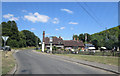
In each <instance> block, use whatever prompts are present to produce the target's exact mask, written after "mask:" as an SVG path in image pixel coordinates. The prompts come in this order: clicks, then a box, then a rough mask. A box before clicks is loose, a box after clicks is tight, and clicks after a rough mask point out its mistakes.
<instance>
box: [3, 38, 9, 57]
mask: <svg viewBox="0 0 120 76" xmlns="http://www.w3.org/2000/svg"><path fill="white" fill-rule="evenodd" d="M8 38H9V36H2V39H3V40H4V49H5V46H6V41H7V39H8ZM5 54H7V51H6V53H4V57H6V55H5Z"/></svg>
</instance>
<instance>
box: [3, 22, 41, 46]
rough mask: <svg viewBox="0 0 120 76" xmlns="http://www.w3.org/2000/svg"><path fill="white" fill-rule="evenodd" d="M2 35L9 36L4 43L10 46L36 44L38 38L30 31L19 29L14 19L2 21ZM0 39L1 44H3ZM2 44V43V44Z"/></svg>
mask: <svg viewBox="0 0 120 76" xmlns="http://www.w3.org/2000/svg"><path fill="white" fill-rule="evenodd" d="M1 25H2V36H9V38H8V40H7V42H6V44H7V45H8V46H11V47H12V48H14V47H15V48H22V47H28V46H30V47H31V46H37V45H38V43H39V42H41V41H40V39H39V38H38V37H37V36H36V35H35V34H34V33H33V32H31V31H28V30H22V31H19V30H18V27H17V24H16V22H15V21H8V22H2V23H1ZM3 42H4V41H3V40H2V44H3ZM2 46H3V45H2Z"/></svg>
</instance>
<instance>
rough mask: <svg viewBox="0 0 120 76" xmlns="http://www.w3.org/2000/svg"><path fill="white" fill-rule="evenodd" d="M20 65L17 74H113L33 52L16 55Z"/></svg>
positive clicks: (28, 51)
mask: <svg viewBox="0 0 120 76" xmlns="http://www.w3.org/2000/svg"><path fill="white" fill-rule="evenodd" d="M15 58H16V60H17V63H18V69H17V71H16V74H112V73H110V72H107V71H104V70H101V69H96V68H93V67H90V66H85V65H82V64H77V63H73V62H70V61H66V60H62V59H59V58H54V57H51V56H50V55H46V54H37V53H35V52H33V51H32V50H24V51H18V52H16V53H15Z"/></svg>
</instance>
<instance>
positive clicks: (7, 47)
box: [3, 46, 11, 51]
mask: <svg viewBox="0 0 120 76" xmlns="http://www.w3.org/2000/svg"><path fill="white" fill-rule="evenodd" d="M3 50H4V51H11V48H10V46H5V47H3Z"/></svg>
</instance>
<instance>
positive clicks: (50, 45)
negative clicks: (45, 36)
mask: <svg viewBox="0 0 120 76" xmlns="http://www.w3.org/2000/svg"><path fill="white" fill-rule="evenodd" d="M52 41H53V39H52V36H51V37H50V53H52Z"/></svg>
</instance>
